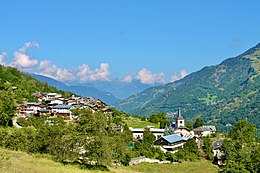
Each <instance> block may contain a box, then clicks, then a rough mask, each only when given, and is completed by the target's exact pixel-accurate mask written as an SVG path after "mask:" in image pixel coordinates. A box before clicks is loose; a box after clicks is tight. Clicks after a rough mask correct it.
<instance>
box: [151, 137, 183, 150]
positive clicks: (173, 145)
mask: <svg viewBox="0 0 260 173" xmlns="http://www.w3.org/2000/svg"><path fill="white" fill-rule="evenodd" d="M185 143H186V140H185V139H183V138H182V137H181V136H180V135H178V134H172V135H167V136H162V137H160V138H159V139H157V140H156V141H155V142H154V145H155V146H158V147H160V148H161V149H162V150H163V151H164V152H167V151H169V152H172V153H175V152H177V151H178V149H179V148H183V145H184V144H185Z"/></svg>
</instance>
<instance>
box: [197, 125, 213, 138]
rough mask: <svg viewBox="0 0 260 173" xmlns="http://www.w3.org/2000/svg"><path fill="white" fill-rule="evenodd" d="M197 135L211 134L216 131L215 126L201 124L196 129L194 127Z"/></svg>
mask: <svg viewBox="0 0 260 173" xmlns="http://www.w3.org/2000/svg"><path fill="white" fill-rule="evenodd" d="M193 131H194V133H195V135H197V136H211V135H212V134H214V133H216V127H215V126H200V127H197V128H196V129H193Z"/></svg>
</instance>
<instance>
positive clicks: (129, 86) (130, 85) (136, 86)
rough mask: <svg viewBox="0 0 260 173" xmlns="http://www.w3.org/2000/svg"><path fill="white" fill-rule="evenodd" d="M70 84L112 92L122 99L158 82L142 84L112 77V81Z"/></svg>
mask: <svg viewBox="0 0 260 173" xmlns="http://www.w3.org/2000/svg"><path fill="white" fill-rule="evenodd" d="M69 84H70V83H69ZM71 84H72V85H78V86H86V87H94V88H96V89H98V90H101V91H106V92H109V93H112V94H113V95H114V96H116V97H118V98H120V99H122V100H123V99H126V98H128V97H130V96H132V95H134V94H136V93H139V92H142V91H144V90H145V89H147V88H150V87H152V86H158V85H159V84H142V83H141V82H140V81H138V80H133V81H132V82H122V81H120V80H118V79H113V80H112V81H92V82H88V83H71Z"/></svg>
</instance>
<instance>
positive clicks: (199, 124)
mask: <svg viewBox="0 0 260 173" xmlns="http://www.w3.org/2000/svg"><path fill="white" fill-rule="evenodd" d="M204 124H205V123H204V121H203V120H202V119H201V118H200V117H197V118H196V119H195V122H194V124H193V127H194V128H197V127H200V126H203V125H204Z"/></svg>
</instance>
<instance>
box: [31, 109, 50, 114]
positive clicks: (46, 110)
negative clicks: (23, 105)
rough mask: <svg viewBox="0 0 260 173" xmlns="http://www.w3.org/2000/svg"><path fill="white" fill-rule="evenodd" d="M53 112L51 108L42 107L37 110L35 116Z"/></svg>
mask: <svg viewBox="0 0 260 173" xmlns="http://www.w3.org/2000/svg"><path fill="white" fill-rule="evenodd" d="M50 114H51V109H40V110H38V111H37V113H36V114H34V115H35V116H41V115H50Z"/></svg>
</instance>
